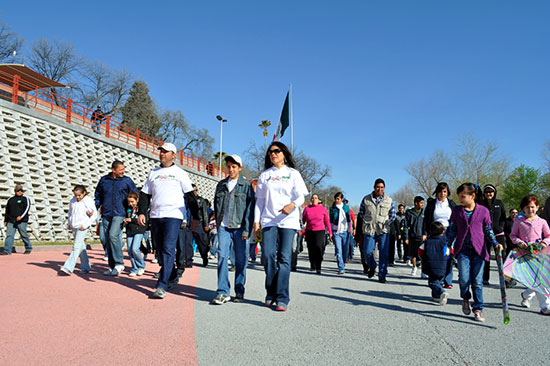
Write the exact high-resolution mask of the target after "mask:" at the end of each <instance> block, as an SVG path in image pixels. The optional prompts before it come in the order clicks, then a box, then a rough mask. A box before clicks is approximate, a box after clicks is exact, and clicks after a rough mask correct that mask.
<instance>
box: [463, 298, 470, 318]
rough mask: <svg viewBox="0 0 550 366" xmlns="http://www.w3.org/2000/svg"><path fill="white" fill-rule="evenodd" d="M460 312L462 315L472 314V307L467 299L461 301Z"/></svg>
mask: <svg viewBox="0 0 550 366" xmlns="http://www.w3.org/2000/svg"><path fill="white" fill-rule="evenodd" d="M462 312H463V313H464V315H470V313H471V312H472V307H471V306H470V300H469V299H464V300H463V301H462Z"/></svg>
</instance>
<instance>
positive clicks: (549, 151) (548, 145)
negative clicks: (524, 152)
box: [542, 140, 550, 174]
mask: <svg viewBox="0 0 550 366" xmlns="http://www.w3.org/2000/svg"><path fill="white" fill-rule="evenodd" d="M542 158H543V159H544V166H543V171H545V172H546V173H548V174H550V140H547V141H546V142H545V143H544V145H543V148H542Z"/></svg>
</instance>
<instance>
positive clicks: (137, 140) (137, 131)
mask: <svg viewBox="0 0 550 366" xmlns="http://www.w3.org/2000/svg"><path fill="white" fill-rule="evenodd" d="M139 134H140V132H139V130H136V149H138V150H139Z"/></svg>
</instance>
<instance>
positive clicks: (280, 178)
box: [267, 174, 290, 182]
mask: <svg viewBox="0 0 550 366" xmlns="http://www.w3.org/2000/svg"><path fill="white" fill-rule="evenodd" d="M269 180H271V181H272V182H289V181H290V174H289V175H286V176H285V175H283V176H275V177H274V176H271V177H269V178H267V181H268V182H269Z"/></svg>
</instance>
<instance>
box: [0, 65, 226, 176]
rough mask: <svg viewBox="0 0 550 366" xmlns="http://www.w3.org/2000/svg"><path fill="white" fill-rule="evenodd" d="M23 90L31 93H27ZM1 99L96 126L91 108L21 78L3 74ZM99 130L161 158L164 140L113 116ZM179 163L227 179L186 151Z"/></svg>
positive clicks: (181, 154) (87, 125) (0, 77)
mask: <svg viewBox="0 0 550 366" xmlns="http://www.w3.org/2000/svg"><path fill="white" fill-rule="evenodd" d="M10 85H13V86H10ZM22 89H23V90H31V91H29V92H25V91H22ZM0 99H5V100H8V101H10V102H12V103H14V104H18V105H21V106H24V107H27V108H32V109H33V110H35V111H37V112H40V113H43V114H46V115H49V116H53V117H57V118H60V119H62V120H64V121H65V122H67V123H71V124H76V125H80V126H83V127H85V128H89V129H92V124H93V123H95V122H93V121H92V120H91V116H92V113H93V111H92V110H91V109H89V108H86V107H84V106H82V105H80V104H78V103H75V102H73V101H72V99H67V98H65V97H63V96H61V95H58V94H55V93H53V92H51V91H49V90H46V89H41V88H40V87H38V86H36V85H34V84H32V83H29V82H27V81H25V80H21V78H20V77H19V75H11V74H8V73H5V72H3V71H0ZM60 105H61V106H60ZM62 106H66V107H62ZM88 116H90V117H88ZM99 131H100V133H101V134H103V135H105V137H107V138H110V139H112V140H117V141H121V142H125V143H127V144H130V145H132V146H135V147H136V149H138V150H144V151H148V152H150V153H152V154H154V155H158V150H157V148H158V146H161V145H162V144H163V141H161V140H158V139H155V138H154V137H151V136H147V135H145V134H144V133H142V132H141V131H139V130H136V129H134V128H131V127H129V126H127V125H125V124H123V123H120V122H117V121H115V120H113V119H111V117H110V116H107V117H106V118H105V121H104V122H103V123H100V124H99ZM178 160H179V163H180V164H181V165H183V166H185V167H188V168H192V169H195V170H197V171H199V172H205V173H207V174H209V175H211V176H214V177H217V178H224V177H225V173H224V172H221V171H220V170H219V169H218V168H217V166H216V164H213V163H212V162H209V161H204V160H202V159H201V158H199V157H197V156H195V155H193V154H190V153H187V152H184V151H183V150H180V151H179V153H178Z"/></svg>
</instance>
